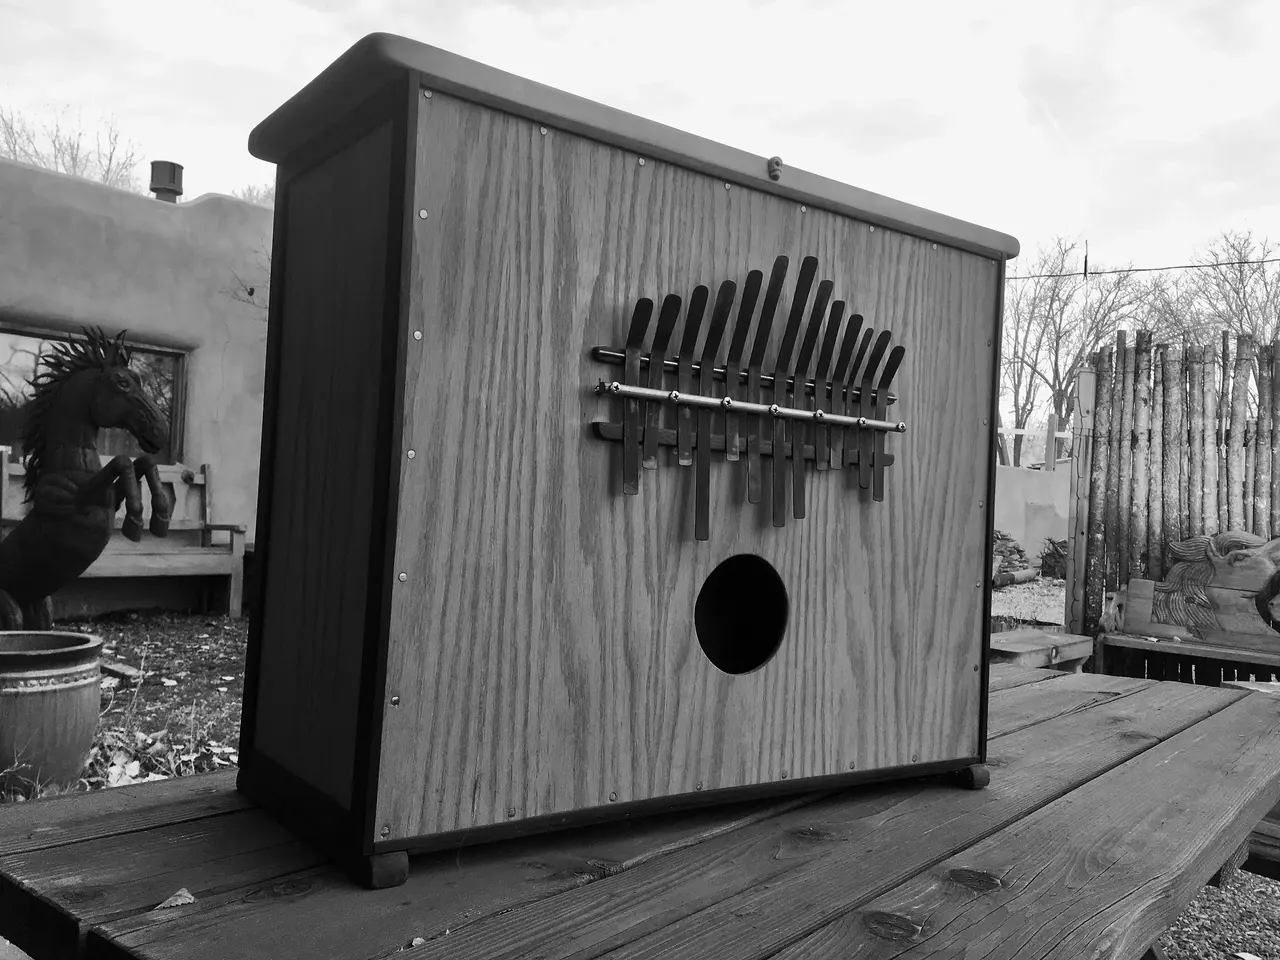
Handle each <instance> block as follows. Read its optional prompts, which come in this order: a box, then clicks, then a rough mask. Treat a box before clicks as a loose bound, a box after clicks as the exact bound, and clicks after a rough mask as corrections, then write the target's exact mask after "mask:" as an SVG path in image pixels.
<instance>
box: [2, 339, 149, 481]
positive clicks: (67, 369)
mask: <svg viewBox="0 0 1280 960" xmlns="http://www.w3.org/2000/svg"><path fill="white" fill-rule="evenodd" d="M132 359H133V353H132V351H131V350H130V349H129V348H128V347H127V346H125V343H124V332H123V331H122V332H121V333H119V334H118V335H117V336H116V337H115V338H111V337H108V336H107V335H106V334H105V333H103V332H102V329H101V328H100V327H85V328H83V338H82V339H78V340H59V341H55V342H54V344H53V347H52V349H50V350H49V351H48V352H47V353H42V354H41V355H40V357H39V358H38V359H37V360H36V371H37V372H36V375H35V376H34V377H32V378H31V379H30V380H28V381H27V385H28V386H30V387H31V391H32V396H31V401H30V403H28V404H27V411H26V416H25V418H24V420H23V424H22V450H23V457H22V461H23V464H24V466H25V467H26V477H25V478H24V479H23V489H24V490H25V492H26V497H25V499H26V501H27V502H30V501H31V498H32V497H33V496H34V495H35V489H36V483H37V482H38V481H39V479H40V472H41V470H42V468H43V466H44V451H45V445H46V439H47V438H46V436H45V418H46V417H47V416H48V414H49V410H50V408H51V407H52V405H53V398H54V397H56V396H57V395H58V391H59V390H60V389H62V385H63V384H65V383H66V382H67V380H69V379H70V378H71V377H72V376H74V375H75V374H77V373H80V372H81V371H83V370H106V369H107V368H108V367H127V366H129V362H130V361H131V360H132ZM42 366H43V367H44V370H43V371H41V370H40V368H41V367H42Z"/></svg>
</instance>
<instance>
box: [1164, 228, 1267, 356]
mask: <svg viewBox="0 0 1280 960" xmlns="http://www.w3.org/2000/svg"><path fill="white" fill-rule="evenodd" d="M1278 258H1280V251H1278V250H1277V249H1276V247H1275V245H1274V244H1272V243H1271V241H1269V240H1268V239H1267V238H1265V237H1263V238H1262V239H1257V238H1255V237H1254V236H1253V233H1252V232H1251V231H1248V230H1246V231H1243V232H1240V231H1230V230H1229V231H1226V232H1224V233H1223V234H1222V235H1221V236H1219V237H1218V238H1217V239H1215V240H1214V241H1213V242H1212V243H1211V244H1209V246H1208V248H1207V249H1206V250H1205V251H1204V252H1203V253H1202V254H1201V255H1199V256H1198V257H1196V259H1195V263H1196V264H1198V265H1199V266H1198V267H1197V268H1194V269H1190V270H1178V271H1171V272H1170V273H1168V274H1164V275H1157V278H1156V280H1155V281H1154V282H1153V284H1152V294H1153V295H1152V297H1151V313H1152V316H1153V320H1154V322H1156V323H1157V324H1158V325H1159V329H1160V331H1161V333H1162V334H1164V335H1165V336H1176V337H1184V338H1186V339H1189V340H1192V341H1204V340H1206V339H1209V338H1213V337H1217V336H1220V335H1221V334H1222V332H1223V331H1226V332H1228V333H1232V334H1243V335H1245V336H1249V337H1252V338H1253V339H1254V340H1255V341H1256V342H1258V343H1270V342H1271V341H1272V340H1273V339H1275V337H1276V336H1277V334H1280V263H1264V262H1259V261H1266V260H1272V259H1278Z"/></svg>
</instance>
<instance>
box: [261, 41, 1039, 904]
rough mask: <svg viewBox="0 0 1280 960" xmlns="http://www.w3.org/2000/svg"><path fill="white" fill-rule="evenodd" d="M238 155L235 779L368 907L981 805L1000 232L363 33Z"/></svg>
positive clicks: (1002, 258)
mask: <svg viewBox="0 0 1280 960" xmlns="http://www.w3.org/2000/svg"><path fill="white" fill-rule="evenodd" d="M250 150H251V151H252V153H253V154H254V155H255V156H257V157H260V158H262V159H265V160H269V161H273V162H274V163H276V164H277V171H278V173H277V182H276V183H277V186H276V207H275V211H276V212H275V235H274V242H273V252H272V271H271V292H270V314H269V337H268V347H267V391H266V398H265V409H264V414H263V441H262V471H261V479H260V494H259V508H258V520H257V542H256V544H255V548H256V549H255V553H256V562H257V565H258V569H259V577H260V579H259V583H258V591H257V599H256V601H255V606H254V609H253V612H252V621H251V623H252V626H251V639H250V647H249V657H248V670H247V682H246V688H245V704H244V720H243V731H242V740H241V749H240V763H241V771H240V779H239V785H240V789H242V790H243V791H244V792H245V793H246V794H248V795H250V796H251V797H252V798H253V799H254V800H255V801H256V802H258V803H259V804H260V805H262V806H263V807H265V808H267V809H268V810H271V811H273V812H275V813H276V814H277V815H278V816H279V817H281V818H282V819H283V820H284V821H285V822H286V823H288V824H290V825H291V826H292V827H294V828H295V829H296V830H297V831H298V832H299V834H300V835H303V836H305V837H307V838H310V839H311V840H312V841H314V842H316V843H318V844H320V845H322V846H323V847H324V849H325V850H326V851H328V853H329V854H330V855H332V856H333V857H334V858H335V859H336V860H338V861H340V862H342V863H344V864H346V865H347V866H348V868H349V869H351V870H352V871H354V872H356V873H357V874H359V875H360V876H362V878H363V880H364V882H365V883H368V884H371V885H385V884H392V883H395V882H397V881H398V880H402V879H403V877H404V873H405V870H406V869H407V866H406V865H407V853H408V852H412V851H420V850H431V849H442V848H447V847H455V846H458V845H460V844H464V843H465V844H470V843H475V842H486V841H489V840H494V839H499V838H502V837H504V836H512V835H515V834H521V833H531V832H536V831H544V830H552V829H558V828H563V827H567V826H571V825H574V824H579V823H586V822H589V821H593V820H594V821H599V820H605V819H609V818H614V817H624V816H633V815H638V814H644V813H648V812H653V811H658V810H663V809H673V808H679V807H684V806H692V805H697V804H704V803H724V802H727V801H731V800H738V799H744V798H749V797H753V796H762V795H768V794H771V793H783V792H789V791H804V790H814V789H819V788H822V789H826V788H831V787H837V786H841V785H845V784H849V783H855V782H859V781H864V780H873V779H885V778H892V777H910V776H918V775H923V774H932V773H944V772H956V774H957V776H958V778H959V779H961V780H963V779H964V778H965V777H966V775H967V776H968V778H969V780H970V781H971V785H973V784H975V783H977V784H979V785H980V781H981V780H982V778H983V775H984V771H983V770H982V769H981V768H980V767H978V766H977V765H979V764H981V763H982V761H983V760H984V755H985V717H986V667H985V664H986V650H987V645H988V640H989V632H988V608H989V586H988V581H989V577H988V573H989V570H990V558H991V500H992V493H993V484H994V472H995V466H994V464H995V457H994V449H995V447H994V441H995V411H996V385H997V375H998V348H999V343H1000V315H1001V290H1002V286H1003V278H1004V269H1005V262H1006V260H1007V259H1009V258H1011V257H1013V256H1015V255H1016V253H1017V242H1016V241H1015V240H1014V239H1013V238H1011V237H1008V236H1006V235H1003V234H1000V233H997V232H994V231H990V230H987V229H984V228H981V227H977V226H974V225H972V224H968V223H964V222H961V221H958V220H954V219H951V218H949V217H945V216H942V215H939V214H935V213H931V212H929V211H926V210H923V209H920V208H918V207H913V206H909V205H907V204H904V203H900V202H897V201H893V200H889V199H886V198H884V197H881V196H877V195H875V194H872V193H867V192H865V191H862V190H859V189H856V188H854V187H850V186H845V185H842V184H839V183H835V182H832V181H830V180H825V179H822V178H820V177H817V176H814V175H812V174H808V173H805V172H803V171H799V170H795V169H792V168H790V167H788V166H785V165H783V164H782V162H781V161H780V160H778V158H773V159H771V160H766V159H764V158H757V157H753V156H750V155H747V154H745V153H742V152H740V151H737V150H733V149H730V148H727V147H724V146H721V145H718V144H715V143H711V142H708V141H705V140H701V139H698V138H697V137H694V136H690V135H688V134H685V133H681V132H679V131H676V130H673V129H671V128H669V127H664V126H661V125H659V124H656V123H651V122H649V121H645V120H641V119H639V118H636V117H633V116H629V115H627V114H623V113H620V112H617V111H615V110H611V109H608V108H606V107H602V106H600V105H598V104H595V103H592V102H589V101H586V100H582V99H580V98H577V97H574V96H570V95H568V94H564V93H561V92H559V91H556V90H552V89H549V88H547V87H543V86H540V85H538V84H535V83H530V82H528V81H525V80H522V79H519V78H517V77H514V76H511V75H509V74H505V73H502V72H499V71H497V70H494V69H491V68H489V67H486V66H482V65H480V64H477V63H475V62H472V61H468V60H464V59H461V58H459V57H456V56H454V55H451V54H449V53H446V52H444V51H441V50H437V49H434V48H431V47H428V46H423V45H421V44H418V43H414V42H411V41H408V40H404V39H401V38H397V37H392V36H386V35H373V36H370V37H367V38H365V39H364V40H362V41H360V42H359V43H358V44H356V46H354V47H353V48H352V49H351V50H349V51H348V52H347V53H346V54H344V55H343V56H342V57H341V58H340V59H339V60H338V61H336V62H335V63H334V64H333V65H331V66H330V67H329V68H328V69H326V70H325V71H324V72H323V73H322V74H321V75H320V76H319V77H317V78H316V79H315V80H314V81H312V82H311V83H310V84H309V85H307V86H306V87H305V88H304V89H303V90H302V91H301V92H300V93H298V94H297V95H296V96H295V97H293V98H292V99H291V100H289V101H288V102H287V103H286V104H284V105H283V106H282V107H280V108H279V109H278V110H277V111H276V112H275V113H273V114H272V115H271V116H270V117H269V118H268V119H266V120H265V121H263V123H262V124H261V125H260V126H259V127H258V128H257V129H256V130H255V131H254V132H253V134H252V137H251V139H250ZM966 772H967V774H966Z"/></svg>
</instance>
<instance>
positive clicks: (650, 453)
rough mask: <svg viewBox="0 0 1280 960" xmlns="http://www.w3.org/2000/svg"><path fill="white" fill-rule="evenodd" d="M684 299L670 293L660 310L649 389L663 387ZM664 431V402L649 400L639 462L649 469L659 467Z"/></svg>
mask: <svg viewBox="0 0 1280 960" xmlns="http://www.w3.org/2000/svg"><path fill="white" fill-rule="evenodd" d="M680 304H681V300H680V297H678V296H677V295H676V294H674V293H669V294H667V295H666V297H664V298H663V300H662V309H661V310H660V311H659V312H658V329H657V330H656V331H655V332H654V334H653V349H652V350H651V351H650V352H649V389H650V390H661V389H662V387H663V383H662V379H663V378H662V375H663V364H664V362H665V361H666V358H667V344H668V343H670V342H671V331H672V330H674V329H675V327H676V320H678V319H679V318H680ZM661 431H662V404H661V403H659V402H658V401H657V400H650V401H649V402H648V404H647V405H646V408H645V426H644V456H643V457H642V458H641V460H640V465H641V466H642V467H644V468H645V469H646V470H657V469H658V435H659V433H661Z"/></svg>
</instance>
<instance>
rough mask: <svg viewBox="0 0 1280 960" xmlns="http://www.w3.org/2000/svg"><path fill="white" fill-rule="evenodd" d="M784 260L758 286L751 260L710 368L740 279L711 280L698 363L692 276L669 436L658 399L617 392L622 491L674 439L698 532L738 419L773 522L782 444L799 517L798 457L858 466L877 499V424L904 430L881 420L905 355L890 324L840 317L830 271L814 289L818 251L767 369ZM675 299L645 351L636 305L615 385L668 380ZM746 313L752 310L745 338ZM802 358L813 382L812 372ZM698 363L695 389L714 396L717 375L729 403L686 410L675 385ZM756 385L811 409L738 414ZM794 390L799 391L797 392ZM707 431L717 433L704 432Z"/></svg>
mask: <svg viewBox="0 0 1280 960" xmlns="http://www.w3.org/2000/svg"><path fill="white" fill-rule="evenodd" d="M787 268H788V259H787V257H785V256H780V257H778V258H777V259H776V260H775V261H774V264H773V269H772V271H771V272H770V275H769V282H768V284H767V285H765V284H764V275H763V274H762V272H761V271H759V270H753V271H751V272H750V273H749V274H748V275H747V280H746V283H745V284H744V285H743V291H742V299H741V300H740V301H738V312H737V317H736V320H735V321H734V324H733V328H732V331H731V333H730V336H729V343H728V355H727V358H726V360H725V363H724V366H723V367H717V360H718V358H719V354H720V348H721V344H722V343H723V342H724V340H725V334H726V331H728V329H729V317H730V314H731V313H732V311H733V304H734V301H735V299H736V296H737V284H736V283H734V282H733V281H731V280H726V281H724V282H723V283H721V284H720V287H719V289H718V290H717V293H716V298H715V303H714V305H713V306H712V308H711V315H710V320H709V323H708V326H707V328H706V334H705V337H703V341H702V352H701V357H700V359H699V361H698V362H697V363H696V364H695V362H694V356H695V351H696V350H697V344H698V339H699V334H700V333H701V330H702V326H703V317H704V315H705V313H706V308H707V304H708V301H709V299H710V291H709V290H708V288H707V287H705V286H698V287H697V288H696V289H695V290H694V291H693V295H692V296H691V297H690V298H689V303H688V309H687V311H686V312H685V323H684V329H683V332H682V336H681V339H680V344H679V351H678V354H677V356H676V358H675V363H674V366H675V368H676V369H675V373H676V378H677V389H676V390H675V391H672V392H671V394H670V395H669V396H670V399H671V402H672V403H674V404H675V405H676V407H677V421H676V430H675V432H674V437H672V436H671V431H668V430H664V429H663V428H662V425H661V416H662V414H661V409H662V406H663V401H661V400H658V399H656V398H654V399H641V398H639V397H625V398H624V401H623V402H624V408H623V421H622V430H621V433H622V436H621V439H622V441H623V484H622V487H623V493H625V494H628V495H636V494H638V493H639V492H640V471H641V468H642V467H643V468H645V469H650V470H654V469H657V465H658V447H659V446H660V445H664V444H666V443H674V446H675V447H676V451H677V460H678V462H679V463H680V464H681V465H683V466H690V465H696V470H695V497H694V505H695V506H694V514H695V536H696V537H697V539H699V540H706V539H708V537H709V527H710V517H709V512H710V460H711V452H712V450H713V449H717V448H718V449H720V450H722V451H723V454H724V457H725V459H726V460H738V459H739V458H740V455H741V453H742V449H743V443H742V441H743V439H744V427H745V441H746V442H745V449H746V460H747V499H748V501H749V502H751V503H759V502H760V501H761V499H762V497H763V476H764V468H763V464H762V457H763V456H765V455H766V454H767V455H768V456H770V458H771V466H772V469H771V479H772V489H771V500H772V508H773V509H772V513H773V524H774V526H777V527H781V526H784V525H785V523H786V514H787V505H786V501H787V474H788V464H787V460H788V457H787V452H788V451H790V453H791V456H790V468H789V472H790V474H791V485H790V486H791V506H792V513H793V515H794V516H795V517H796V518H797V519H800V518H803V517H804V516H805V474H804V466H805V460H806V459H808V458H809V457H810V456H812V458H813V460H814V463H815V467H816V469H817V470H819V471H825V470H829V469H834V470H839V469H841V468H843V467H856V468H857V469H856V476H857V479H858V483H859V486H860V487H862V488H863V489H866V488H870V489H871V491H872V497H873V499H875V500H883V499H884V469H885V467H887V466H889V465H890V464H892V462H893V457H892V455H891V454H888V453H886V451H885V449H884V436H885V432H886V429H897V430H902V429H905V424H897V425H895V426H892V427H890V426H889V425H888V424H887V423H886V422H885V418H886V416H887V413H888V407H889V404H890V403H892V402H893V401H894V399H895V398H893V397H892V396H891V395H890V393H889V386H890V385H891V384H892V382H893V378H894V376H895V375H896V373H897V371H898V368H899V366H900V365H901V363H902V358H903V355H904V353H905V349H904V348H903V347H902V346H901V345H899V346H896V347H893V348H892V349H889V341H890V334H889V332H888V331H887V330H884V331H881V332H880V334H879V336H876V335H875V334H874V331H872V330H871V329H870V328H869V327H864V323H863V317H862V316H861V315H860V314H856V313H855V314H852V315H850V316H848V317H847V318H846V316H845V308H846V304H845V302H844V301H843V300H836V301H834V302H833V301H832V300H831V296H832V292H833V289H834V284H833V282H832V281H831V280H822V281H821V282H819V283H818V284H817V289H816V291H815V290H814V280H815V278H816V275H817V270H818V261H817V258H816V257H805V258H804V260H803V261H802V262H801V265H800V271H799V275H798V277H797V281H796V288H795V292H794V295H793V298H792V302H791V308H790V310H789V312H788V314H787V317H786V326H785V327H784V328H783V331H782V338H781V341H780V343H779V345H778V349H777V353H776V356H775V357H774V363H773V370H772V374H771V375H766V373H765V370H764V363H765V352H766V350H767V347H768V345H769V342H770V337H771V334H772V332H773V326H774V317H775V315H776V314H777V311H778V305H779V301H780V299H781V296H782V286H783V282H784V281H785V279H786V274H787ZM762 287H763V288H764V299H763V302H762V303H761V305H760V310H759V313H758V320H757V319H756V318H757V313H756V309H755V308H756V304H757V302H759V301H760V292H761V288H762ZM811 293H813V299H812V303H810V294H811ZM682 306H683V303H682V300H681V298H680V297H679V296H677V295H675V294H670V295H668V296H666V297H665V298H664V299H663V301H662V306H661V309H660V310H659V311H658V322H657V327H656V328H655V329H654V332H653V338H652V343H651V345H650V347H649V350H648V353H647V355H646V354H645V349H644V348H645V342H646V340H647V339H648V333H649V328H650V326H651V321H652V317H653V301H652V300H648V299H642V300H640V301H638V302H637V303H636V307H635V311H634V313H633V314H632V318H631V324H630V327H629V330H628V333H627V340H626V346H625V349H624V351H623V357H622V363H623V378H622V384H623V385H626V386H633V387H648V388H650V390H657V391H664V390H665V378H666V375H667V372H668V367H669V364H670V363H671V361H669V360H668V358H667V353H668V349H669V347H670V345H671V342H672V337H673V334H674V331H675V327H676V323H677V320H678V319H679V316H680V312H681V307H682ZM806 316H807V318H808V323H807V324H806V323H805V319H806ZM753 320H756V322H755V323H754V337H752V327H753ZM749 339H750V340H751V341H752V343H751V350H750V353H747V350H746V347H747V341H748V340H749ZM797 347H798V350H797ZM815 360H816V363H815ZM882 362H883V366H882V365H881V364H882ZM744 363H745V367H744ZM695 367H696V371H695ZM811 367H812V370H813V374H812V376H813V380H812V381H810V380H809V377H810V369H811ZM642 368H646V369H643V372H644V374H645V375H646V381H647V382H645V383H641V378H642ZM695 372H696V375H697V383H696V393H697V394H700V395H701V396H703V397H711V396H714V395H715V394H714V390H715V387H714V383H715V382H717V381H722V382H723V383H724V391H725V392H724V396H725V397H727V398H728V399H729V401H730V402H729V403H728V404H725V405H724V406H723V413H721V412H720V411H719V410H713V409H712V408H709V407H707V406H701V405H700V406H698V407H696V408H695V407H694V406H692V405H690V404H688V403H681V402H680V398H681V396H682V395H683V396H685V397H687V396H689V395H691V394H693V393H694V392H695ZM810 383H812V387H810ZM762 390H765V391H768V392H769V393H770V394H771V396H772V401H773V404H774V405H776V406H777V407H785V408H794V407H795V406H796V405H797V400H798V402H799V404H802V405H804V409H807V410H812V411H814V412H815V418H814V420H813V421H812V422H811V423H807V422H804V421H802V420H796V419H787V418H784V417H777V416H774V417H764V416H761V415H759V414H742V413H740V412H738V411H737V410H735V408H734V406H733V401H735V400H740V401H747V402H749V403H755V402H756V401H757V400H758V398H759V397H760V395H761V391H762ZM797 393H799V394H800V396H799V397H798V398H797V397H796V394H797ZM642 408H643V413H642ZM818 410H822V411H824V412H825V413H826V414H828V415H836V416H854V417H859V418H861V419H862V420H863V422H864V423H866V422H868V421H874V422H875V424H876V425H875V427H874V428H868V427H866V426H864V427H862V428H859V427H858V426H848V425H845V426H837V425H832V424H831V423H829V422H824V421H823V420H822V419H820V416H821V415H819V414H817V411H818ZM713 414H714V415H715V418H716V419H717V420H719V419H720V418H721V417H723V423H724V428H723V433H722V435H721V436H715V432H714V431H713V429H712V418H713ZM695 417H696V418H697V422H696V425H695V423H694V418H695ZM744 421H745V423H744ZM695 426H696V429H695ZM713 437H714V438H715V441H716V442H713ZM766 448H767V449H766ZM779 451H781V454H779Z"/></svg>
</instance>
